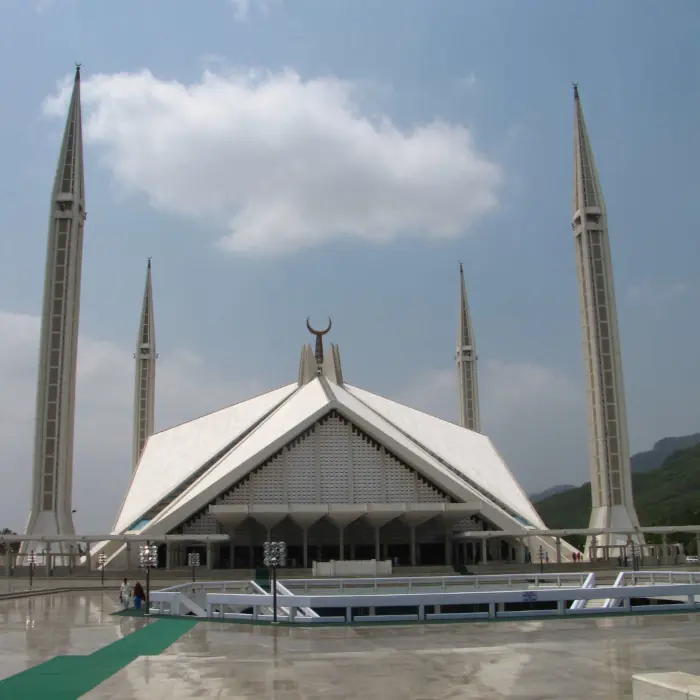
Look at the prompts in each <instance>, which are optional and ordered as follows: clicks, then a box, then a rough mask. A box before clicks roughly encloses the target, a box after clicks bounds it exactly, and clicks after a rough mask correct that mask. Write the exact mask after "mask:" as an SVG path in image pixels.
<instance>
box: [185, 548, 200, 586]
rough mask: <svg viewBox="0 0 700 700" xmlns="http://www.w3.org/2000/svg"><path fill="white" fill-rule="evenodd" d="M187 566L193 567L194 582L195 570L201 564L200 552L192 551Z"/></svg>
mask: <svg viewBox="0 0 700 700" xmlns="http://www.w3.org/2000/svg"><path fill="white" fill-rule="evenodd" d="M187 566H189V567H191V568H192V583H194V581H195V571H196V569H197V567H198V566H199V552H190V553H189V554H188V555H187Z"/></svg>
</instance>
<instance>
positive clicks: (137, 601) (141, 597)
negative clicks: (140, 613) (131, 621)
mask: <svg viewBox="0 0 700 700" xmlns="http://www.w3.org/2000/svg"><path fill="white" fill-rule="evenodd" d="M145 600H146V593H145V592H144V590H143V586H142V585H141V584H140V583H139V582H138V581H137V582H136V583H135V584H134V607H135V608H136V610H141V603H142V602H143V601H145Z"/></svg>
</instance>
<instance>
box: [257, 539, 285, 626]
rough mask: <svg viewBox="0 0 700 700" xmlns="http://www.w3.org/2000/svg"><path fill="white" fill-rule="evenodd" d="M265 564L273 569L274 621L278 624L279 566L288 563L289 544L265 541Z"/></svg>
mask: <svg viewBox="0 0 700 700" xmlns="http://www.w3.org/2000/svg"><path fill="white" fill-rule="evenodd" d="M263 554H264V556H265V558H264V560H263V564H265V566H266V567H267V568H268V569H272V623H273V624H275V625H276V624H277V568H278V567H280V566H286V565H287V545H286V544H285V543H284V542H264V543H263Z"/></svg>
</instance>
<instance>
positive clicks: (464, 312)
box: [457, 263, 481, 433]
mask: <svg viewBox="0 0 700 700" xmlns="http://www.w3.org/2000/svg"><path fill="white" fill-rule="evenodd" d="M459 282H460V295H459V321H458V323H457V382H458V383H459V422H460V424H461V425H462V427H463V428H469V430H474V431H476V432H477V433H478V432H480V430H481V425H480V421H479V387H478V385H477V380H476V347H475V346H474V330H473V328H472V320H471V317H470V316H469V304H468V303H467V287H466V285H465V284H464V269H463V268H462V264H461V263H460V265H459Z"/></svg>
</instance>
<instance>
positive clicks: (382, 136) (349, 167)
mask: <svg viewBox="0 0 700 700" xmlns="http://www.w3.org/2000/svg"><path fill="white" fill-rule="evenodd" d="M356 88H357V86H355V85H353V84H351V83H348V82H343V81H341V80H338V79H336V78H332V77H331V78H317V79H313V80H303V79H302V78H301V77H300V76H299V75H298V74H296V73H295V72H293V71H291V70H287V71H284V72H281V73H269V72H260V71H251V72H248V73H231V74H215V73H212V72H205V73H204V76H203V78H202V80H201V81H200V82H197V83H193V84H183V83H179V82H177V81H166V80H160V79H158V78H156V77H155V76H153V75H152V74H151V73H150V72H148V71H143V72H141V73H138V74H126V73H120V74H111V75H96V76H93V77H91V78H89V79H86V80H84V83H83V104H84V110H85V117H84V119H85V138H86V140H87V141H88V142H89V144H90V145H92V146H94V147H97V148H99V149H100V152H101V156H102V162H103V164H104V166H105V167H106V168H107V169H108V170H109V171H110V173H111V174H112V176H113V178H114V180H115V181H116V182H117V183H118V184H119V185H120V186H122V187H124V188H126V189H127V190H129V191H132V192H136V193H142V194H145V195H146V196H147V197H148V199H149V200H150V202H151V203H152V205H153V206H154V207H157V208H158V209H160V210H162V211H166V212H170V213H174V214H177V215H185V216H188V217H191V218H193V219H199V220H206V221H208V222H209V223H210V224H211V225H213V226H216V227H221V229H222V230H226V229H228V234H227V235H226V236H225V237H224V238H223V240H222V244H223V246H224V247H225V248H227V249H229V250H230V251H234V252H236V253H239V254H258V255H269V254H278V253H282V252H287V251H290V250H294V249H300V248H304V247H309V246H313V245H317V244H321V243H324V242H326V241H329V240H331V239H337V238H341V237H351V238H356V239H362V240H364V241H366V242H370V243H387V242H390V241H393V240H395V239H397V238H398V237H400V236H423V237H429V238H454V237H457V236H460V235H463V234H464V233H466V232H467V231H468V230H469V229H470V227H472V225H473V224H474V223H475V222H476V221H478V220H479V219H480V218H481V217H482V216H483V215H485V214H486V213H488V212H489V211H491V210H492V209H494V208H495V207H496V205H497V196H496V195H497V191H498V186H499V183H500V181H501V171H500V169H499V167H498V166H497V165H495V164H494V163H492V162H490V161H489V160H488V159H487V158H486V157H485V156H483V155H482V154H480V153H479V151H478V149H477V148H476V147H475V145H474V143H473V138H472V134H471V132H470V131H469V130H468V129H467V128H466V127H463V126H458V125H452V124H447V123H444V122H438V121H436V122H432V123H430V124H423V125H419V126H415V127H413V128H411V129H403V130H402V129H401V128H399V127H398V126H397V125H396V124H394V123H393V122H392V121H391V119H390V118H389V117H387V116H382V115H379V116H369V115H368V114H365V113H363V112H362V111H361V109H360V107H359V105H358V104H357V95H358V90H357V89H356ZM68 90H69V87H68V86H67V85H65V84H63V85H62V87H61V89H60V90H59V92H58V94H57V95H55V96H53V97H50V98H48V99H47V100H46V102H45V109H46V111H47V112H48V113H50V114H59V115H61V116H62V115H63V114H64V110H65V105H66V102H67V97H68Z"/></svg>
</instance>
